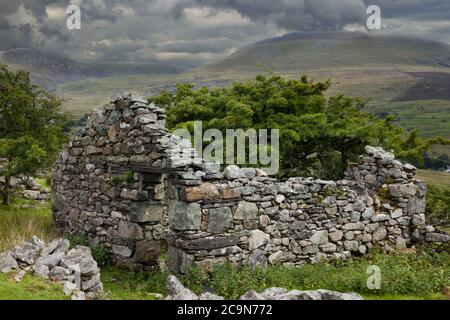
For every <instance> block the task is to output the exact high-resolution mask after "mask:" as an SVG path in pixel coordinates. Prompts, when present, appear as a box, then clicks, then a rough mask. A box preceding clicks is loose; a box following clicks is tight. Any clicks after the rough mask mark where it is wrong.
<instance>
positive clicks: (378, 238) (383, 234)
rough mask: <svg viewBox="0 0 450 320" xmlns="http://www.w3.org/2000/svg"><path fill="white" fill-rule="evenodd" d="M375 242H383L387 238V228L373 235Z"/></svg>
mask: <svg viewBox="0 0 450 320" xmlns="http://www.w3.org/2000/svg"><path fill="white" fill-rule="evenodd" d="M372 237H373V240H374V241H381V240H384V239H385V238H386V237H387V230H386V228H378V229H377V230H375V232H374V233H373V235H372Z"/></svg>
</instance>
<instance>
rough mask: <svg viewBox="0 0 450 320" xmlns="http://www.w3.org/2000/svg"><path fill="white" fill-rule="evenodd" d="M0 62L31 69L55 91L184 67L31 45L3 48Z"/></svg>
mask: <svg viewBox="0 0 450 320" xmlns="http://www.w3.org/2000/svg"><path fill="white" fill-rule="evenodd" d="M0 62H2V63H6V64H7V65H8V66H9V67H10V68H11V69H13V70H18V69H24V70H27V71H29V72H30V76H31V79H32V80H33V82H35V83H36V84H38V85H40V86H42V87H44V88H46V89H48V90H51V91H53V90H55V89H56V87H57V86H58V85H60V84H63V83H66V82H73V81H79V80H86V79H96V78H102V77H108V76H122V75H134V74H175V73H178V72H181V71H183V70H184V69H182V68H181V67H178V66H173V65H168V64H161V63H158V62H79V61H75V60H72V59H70V58H66V57H63V56H61V55H58V54H54V53H49V52H44V51H40V50H35V49H30V48H18V49H11V50H6V51H1V52H0Z"/></svg>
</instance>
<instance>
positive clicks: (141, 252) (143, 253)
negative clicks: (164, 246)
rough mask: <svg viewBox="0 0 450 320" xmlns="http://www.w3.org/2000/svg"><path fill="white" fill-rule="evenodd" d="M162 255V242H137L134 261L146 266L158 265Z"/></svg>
mask: <svg viewBox="0 0 450 320" xmlns="http://www.w3.org/2000/svg"><path fill="white" fill-rule="evenodd" d="M160 254H161V242H160V241H148V240H143V241H138V242H136V252H135V254H134V259H135V261H136V262H139V263H144V264H146V265H152V264H153V265H154V264H157V262H158V258H159V255H160Z"/></svg>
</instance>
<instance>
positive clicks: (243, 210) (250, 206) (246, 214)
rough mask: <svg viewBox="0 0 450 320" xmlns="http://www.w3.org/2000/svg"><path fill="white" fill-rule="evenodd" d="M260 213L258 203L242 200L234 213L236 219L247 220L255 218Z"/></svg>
mask: <svg viewBox="0 0 450 320" xmlns="http://www.w3.org/2000/svg"><path fill="white" fill-rule="evenodd" d="M257 215H258V207H257V206H256V204H254V203H252V202H247V201H241V202H239V204H238V207H237V209H236V212H235V214H234V219H236V220H247V219H255V218H256V216H257Z"/></svg>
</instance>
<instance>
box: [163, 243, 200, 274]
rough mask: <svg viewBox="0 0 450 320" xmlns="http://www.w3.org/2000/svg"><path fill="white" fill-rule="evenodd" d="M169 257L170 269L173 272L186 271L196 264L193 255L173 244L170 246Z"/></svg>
mask: <svg viewBox="0 0 450 320" xmlns="http://www.w3.org/2000/svg"><path fill="white" fill-rule="evenodd" d="M168 258H169V259H168V267H169V271H170V272H173V273H178V274H182V273H185V272H186V271H187V270H188V269H189V268H190V267H191V266H192V265H193V264H194V256H193V255H190V254H187V253H186V252H184V251H183V250H180V249H178V248H175V247H173V246H169V248H168Z"/></svg>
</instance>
